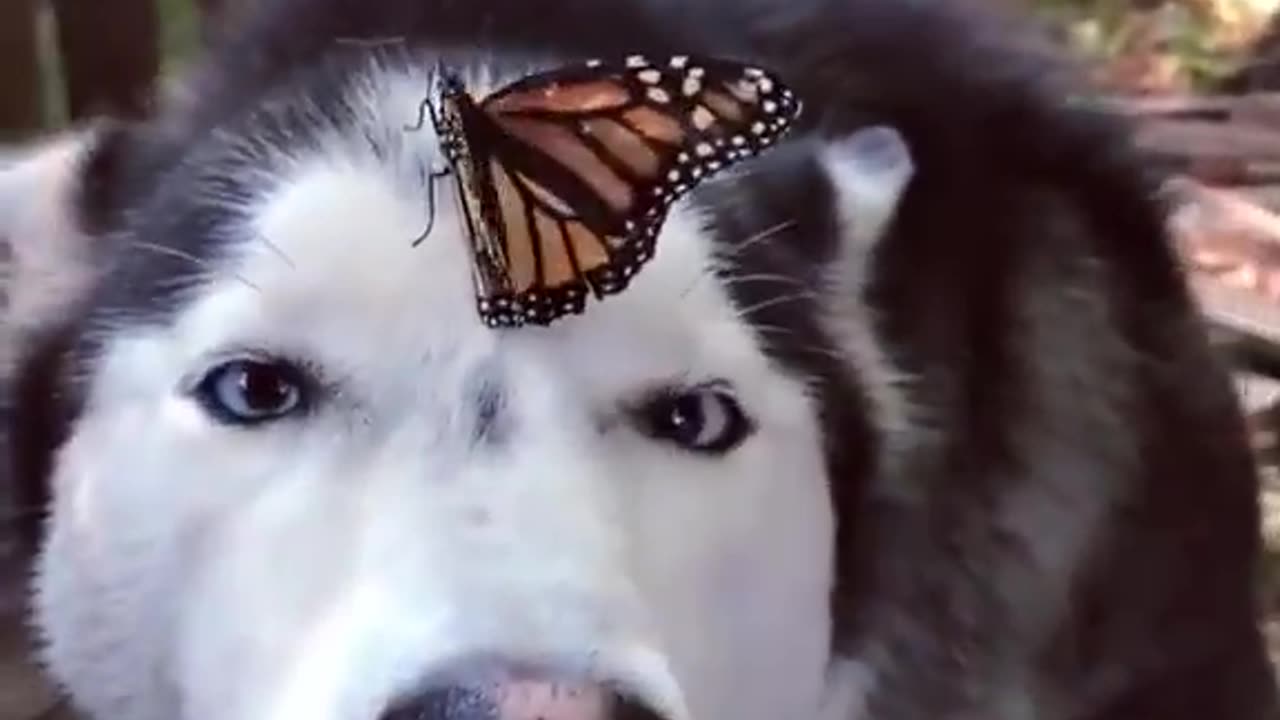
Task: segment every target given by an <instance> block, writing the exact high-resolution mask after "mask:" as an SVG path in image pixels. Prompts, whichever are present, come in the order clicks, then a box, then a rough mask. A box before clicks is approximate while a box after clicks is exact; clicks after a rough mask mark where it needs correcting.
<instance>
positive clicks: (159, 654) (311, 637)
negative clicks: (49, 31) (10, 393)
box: [38, 65, 911, 720]
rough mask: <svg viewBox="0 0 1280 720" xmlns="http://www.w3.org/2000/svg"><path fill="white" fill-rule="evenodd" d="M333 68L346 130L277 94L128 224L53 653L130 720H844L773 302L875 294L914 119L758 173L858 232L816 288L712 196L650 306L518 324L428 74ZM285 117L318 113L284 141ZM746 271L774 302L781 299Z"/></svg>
mask: <svg viewBox="0 0 1280 720" xmlns="http://www.w3.org/2000/svg"><path fill="white" fill-rule="evenodd" d="M335 82H342V83H346V88H347V90H346V93H347V94H345V95H342V96H341V99H340V102H341V105H342V106H343V107H344V108H346V109H347V111H348V112H346V113H341V114H339V113H331V114H326V113H325V112H324V111H320V110H316V109H315V108H314V107H312V108H308V107H307V105H306V104H305V97H304V98H300V99H298V100H297V102H293V101H292V100H279V101H277V102H276V104H274V105H265V106H264V107H263V108H262V109H260V110H259V111H258V112H256V113H255V114H253V115H252V117H251V118H250V119H249V120H248V121H247V122H246V124H245V125H244V126H242V127H240V128H237V129H236V130H235V131H234V132H228V133H225V134H215V135H213V136H211V137H209V138H207V139H206V140H205V141H204V142H202V143H201V144H199V145H197V146H195V147H193V148H191V149H190V151H189V155H188V157H187V159H186V160H185V161H184V162H183V163H182V164H181V165H179V166H178V167H177V168H176V169H175V170H174V171H173V172H172V174H170V175H168V176H167V178H166V181H165V183H164V185H163V186H159V187H156V188H154V190H152V191H151V192H150V193H149V194H148V195H147V196H146V197H145V198H144V200H143V201H142V204H141V205H140V207H139V210H138V212H137V214H136V220H134V221H132V222H130V223H129V224H127V225H126V226H125V227H123V228H121V229H120V230H119V231H118V233H117V236H115V237H113V238H112V239H111V240H110V241H111V242H115V243H118V251H117V254H116V255H115V257H114V264H113V266H112V269H111V270H110V272H109V273H107V274H106V276H105V278H104V279H103V280H102V282H101V283H100V284H99V285H98V286H97V293H96V294H95V295H94V298H93V302H92V304H91V307H89V308H88V311H87V313H86V315H85V316H84V318H83V320H82V326H81V327H82V330H81V331H80V333H79V335H78V340H77V342H76V344H75V347H74V348H72V349H71V350H70V351H69V352H68V353H67V355H66V358H67V360H66V362H67V364H68V369H67V376H68V377H73V378H75V380H76V387H77V393H78V395H79V398H80V401H79V402H80V404H81V407H80V409H79V411H78V412H77V415H76V419H75V421H74V423H73V425H72V429H71V432H70V434H69V437H68V438H67V440H66V442H65V444H64V445H63V446H62V448H61V450H60V451H59V453H58V457H57V462H56V466H55V468H54V470H53V472H52V475H51V481H52V486H53V492H54V497H55V500H54V507H53V512H52V522H51V524H50V526H49V534H48V541H47V545H46V548H45V551H44V553H43V556H42V562H41V565H40V578H39V583H38V587H39V595H38V613H39V618H40V621H41V624H42V625H43V626H44V627H46V628H49V629H50V633H49V644H48V652H47V657H48V660H49V663H50V666H51V668H53V669H54V671H55V673H57V675H58V676H59V677H61V678H62V679H64V680H65V681H66V683H67V684H68V686H69V687H70V688H71V689H72V690H73V692H74V693H75V695H76V697H77V698H78V699H79V700H80V701H81V702H82V703H83V704H84V706H85V707H86V708H89V709H90V710H91V711H93V712H94V713H95V714H98V715H103V716H111V717H122V718H123V717H127V718H151V717H156V718H159V717H178V716H181V717H188V718H193V719H195V718H212V717H219V718H246V719H247V718H282V719H283V718H291V717H298V716H302V715H306V716H311V717H316V716H319V717H326V718H334V720H340V719H346V718H351V719H352V720H354V719H355V718H375V717H378V716H379V714H380V713H382V712H384V711H386V710H387V709H388V708H390V707H391V706H392V705H394V704H395V702H396V701H397V700H398V699H401V698H404V697H413V696H415V694H420V693H423V692H426V693H430V692H432V691H433V690H434V689H437V688H438V686H440V685H441V684H443V685H444V686H446V687H449V688H454V687H466V688H470V687H474V686H478V684H479V686H485V685H483V683H481V679H483V680H484V682H488V683H491V684H492V686H493V687H491V688H490V689H488V690H484V691H483V694H485V696H486V697H487V698H488V702H489V704H490V705H493V706H501V707H503V708H505V709H504V710H503V712H504V713H507V714H503V715H502V717H504V718H505V717H512V718H519V717H526V715H523V714H519V713H521V712H529V713H532V712H534V711H535V710H531V709H527V708H526V709H525V710H519V709H512V703H515V702H516V701H515V700H512V699H511V698H512V697H513V693H515V690H514V689H515V688H518V687H524V688H526V690H528V689H529V688H530V687H531V688H532V692H534V694H535V695H537V694H538V693H542V694H543V695H549V693H550V691H549V690H548V688H550V687H552V686H556V685H559V684H564V685H567V686H569V687H575V686H581V687H580V692H579V693H578V694H577V698H578V699H576V700H572V701H570V700H563V699H561V700H552V699H549V698H548V697H542V698H541V699H539V700H535V701H529V700H527V699H526V701H525V702H526V704H528V702H533V703H534V705H535V709H536V708H541V709H540V710H539V712H543V713H548V714H545V715H538V716H539V717H544V716H545V717H556V718H559V717H565V718H577V717H588V716H590V717H605V716H606V715H605V714H604V713H608V712H611V711H609V710H607V708H605V705H607V703H602V702H601V701H600V699H599V698H600V697H601V696H602V693H604V690H603V689H601V688H607V689H610V690H612V691H615V692H616V693H617V694H618V695H619V696H626V697H628V698H630V700H629V702H631V703H632V704H634V705H636V706H637V707H639V706H643V707H644V708H646V710H645V711H646V712H650V713H653V714H654V715H655V716H660V717H663V718H669V719H671V720H677V719H683V718H716V717H723V718H729V717H733V718H744V719H746V718H761V719H762V720H763V719H765V718H777V717H817V716H818V714H819V713H821V712H822V708H823V706H824V703H825V702H826V697H825V695H826V693H827V691H828V687H827V685H828V679H827V672H828V669H829V666H830V664H831V650H832V623H831V621H830V617H831V614H830V602H831V601H830V597H831V593H832V590H833V587H834V585H835V580H834V572H835V570H834V565H835V562H834V517H833V515H834V510H833V504H832V498H831V492H830V485H831V482H832V478H831V477H830V476H829V474H828V472H827V462H826V449H825V446H826V439H825V432H826V431H825V430H824V428H823V421H822V418H821V415H820V412H819V411H820V404H819V402H818V399H817V398H816V397H815V392H816V391H818V390H819V389H820V388H821V387H822V385H823V383H824V382H827V379H826V378H823V377H818V376H815V375H812V374H806V372H805V368H804V367H802V366H800V365H796V364H791V365H788V364H787V363H784V362H781V361H780V360H779V359H778V358H777V357H776V356H774V355H772V354H771V353H770V352H769V351H768V350H767V344H768V343H769V342H772V341H775V340H776V336H777V334H778V333H781V332H785V331H786V328H783V327H770V326H769V325H768V324H767V323H764V322H762V321H761V318H766V317H768V315H767V314H764V315H761V314H760V312H761V311H762V310H765V309H767V308H765V307H764V305H765V304H775V305H778V304H781V305H785V304H787V303H793V304H794V303H809V304H811V305H812V308H811V310H812V311H813V312H814V313H815V314H817V315H821V314H822V313H824V312H827V311H829V310H832V308H828V307H826V306H825V305H824V304H823V303H822V302H821V301H820V299H819V298H820V297H821V295H820V292H821V289H822V283H827V284H832V285H834V284H836V283H838V282H845V281H852V278H853V277H854V275H855V274H856V273H855V272H853V270H855V269H856V263H857V258H856V257H854V256H850V255H848V254H847V253H849V252H854V249H855V248H856V247H858V246H860V244H861V243H865V242H867V241H869V240H871V239H873V238H875V237H877V236H878V234H879V232H880V229H881V227H882V226H883V225H884V223H886V222H887V221H888V219H889V218H890V217H891V215H892V212H893V209H894V206H895V204H896V202H897V199H898V197H899V195H900V193H901V191H902V189H903V187H904V185H905V182H906V181H907V179H908V178H909V175H910V172H911V164H910V158H909V155H908V153H907V150H906V148H905V146H904V145H903V143H902V140H901V138H900V136H899V135H897V134H896V133H895V132H893V131H891V130H888V129H885V128H878V129H872V130H866V131H862V132H860V133H855V134H854V135H853V136H852V137H851V138H848V139H844V140H841V141H838V142H830V143H826V142H824V143H800V144H797V145H796V146H795V147H794V148H789V149H786V150H784V151H781V154H780V156H779V157H778V159H777V160H776V161H775V162H774V163H772V164H771V165H768V166H763V167H760V168H757V169H756V170H755V172H760V173H774V174H778V175H779V176H780V177H781V176H783V175H792V176H795V177H797V178H805V179H807V180H808V181H809V183H810V185H812V186H813V187H814V188H816V189H817V190H818V191H819V192H818V194H817V196H815V197H814V198H812V199H811V200H812V206H811V207H809V208H807V211H808V212H811V213H812V215H814V216H819V215H822V216H825V217H827V218H828V220H827V221H826V223H825V224H826V225H828V226H829V227H830V229H831V230H832V232H833V233H836V235H834V236H833V237H834V238H837V239H838V238H840V237H847V238H848V242H847V243H836V244H834V245H832V252H831V254H830V258H829V260H830V262H831V265H830V266H829V267H824V266H821V265H817V264H809V265H801V264H800V263H795V266H796V267H806V268H808V269H810V270H819V271H821V273H820V274H819V275H818V276H816V277H815V278H813V279H810V278H806V277H805V276H803V275H802V274H800V273H799V272H796V273H794V274H788V272H787V270H786V269H785V268H784V269H779V268H774V269H772V270H770V268H769V267H765V266H762V265H761V264H760V263H759V262H755V261H754V259H755V258H759V257H769V256H771V255H772V254H775V253H777V252H784V253H785V252H787V251H785V250H784V251H779V250H778V249H777V248H778V247H779V245H778V244H779V243H780V241H783V240H784V239H785V238H788V237H790V236H791V235H793V234H794V230H793V229H792V228H791V227H790V225H793V223H789V222H787V219H786V218H785V217H780V218H775V219H773V220H772V221H771V222H770V223H768V224H763V223H761V224H760V226H758V227H751V223H749V222H747V223H744V222H743V220H744V218H743V217H742V216H741V215H738V216H732V215H731V213H732V208H729V207H726V206H724V205H723V203H718V202H717V201H716V200H714V199H712V198H710V197H708V199H707V200H705V201H702V202H687V203H683V204H681V205H679V206H677V207H676V209H675V210H674V211H673V212H672V214H671V216H670V217H669V219H668V221H667V223H666V224H665V226H664V229H663V231H662V234H661V236H660V238H659V243H658V244H659V248H660V250H659V251H658V253H657V256H656V257H655V259H654V260H653V261H652V263H651V266H649V267H648V268H646V270H645V271H644V272H643V273H642V274H641V275H640V276H639V277H637V279H636V280H635V282H634V285H633V287H632V288H630V289H629V290H628V291H627V292H625V293H624V294H622V295H619V296H617V297H612V298H608V299H606V300H604V301H602V302H599V303H597V304H594V305H593V306H592V307H591V309H590V312H588V313H585V314H583V315H580V316H573V317H569V318H566V319H564V320H563V321H561V322H557V323H555V324H553V325H552V326H550V327H528V328H523V329H519V330H513V331H494V330H492V329H489V328H486V327H485V326H484V325H483V324H482V323H481V321H480V318H479V317H478V315H477V314H476V313H475V312H474V310H473V307H474V294H473V293H474V289H473V287H472V280H471V273H470V263H471V252H472V251H471V248H470V245H469V241H468V238H467V237H466V235H465V234H464V228H465V227H466V226H465V222H464V220H463V219H462V218H461V217H460V216H459V215H458V214H457V210H456V208H457V207H458V205H457V204H456V203H453V202H442V203H439V204H438V205H437V216H436V217H434V218H428V217H427V215H426V210H427V207H428V205H427V203H426V202H425V201H424V198H425V197H426V196H427V194H428V193H429V192H432V191H434V190H442V191H443V190H444V188H432V187H430V186H429V183H430V182H431V181H430V180H424V178H427V177H429V175H430V173H427V172H423V169H424V168H430V167H434V166H436V165H438V164H439V162H440V161H441V158H440V156H439V142H438V139H437V138H435V137H434V136H433V135H432V134H431V132H430V129H429V128H427V129H422V130H414V131H406V130H405V129H404V124H405V123H404V119H405V118H411V117H412V116H413V114H414V112H415V110H416V108H417V106H418V104H419V103H420V101H421V88H422V87H423V86H424V85H425V84H426V78H425V77H424V76H423V75H422V74H421V73H419V72H417V71H414V70H412V69H411V68H409V67H406V66H400V67H396V66H389V65H374V66H367V67H364V68H362V69H361V70H360V71H358V72H353V73H351V74H350V75H347V76H345V77H343V78H341V79H340V80H339V79H335ZM294 113H300V114H302V115H306V114H307V113H313V114H311V115H308V116H306V117H305V118H304V119H303V120H302V121H301V123H300V124H299V128H300V129H301V131H300V132H299V133H298V134H295V135H289V136H287V137H286V136H283V135H282V136H280V138H279V139H276V140H264V138H271V135H270V133H269V132H268V131H267V130H265V128H270V127H272V125H273V124H275V123H280V122H285V121H286V118H288V117H289V116H290V115H291V114H294ZM752 181H753V180H752V178H751V174H750V172H747V173H746V174H739V175H738V176H735V177H729V178H727V179H725V180H723V181H722V182H723V183H724V184H725V187H724V188H722V189H721V192H728V187H729V186H732V185H733V184H734V183H746V182H752ZM796 209H797V210H800V208H796ZM429 222H430V223H433V224H432V227H433V230H432V232H431V234H430V236H429V237H428V238H426V240H425V241H424V242H421V243H420V244H417V245H415V244H414V239H415V238H416V237H418V236H419V235H421V233H422V228H423V227H424V226H426V225H427V224H428V223H429ZM762 251H764V252H762ZM845 260H847V261H848V262H849V263H850V264H849V267H850V269H851V271H850V272H848V273H840V272H837V269H838V268H839V267H840V264H839V263H840V262H841V261H845ZM846 276H847V277H846ZM815 283H816V284H815ZM735 286H737V288H738V289H737V290H735ZM747 286H751V287H755V288H757V289H758V288H760V287H762V286H764V287H770V288H771V289H770V290H769V292H768V293H767V295H765V299H764V300H763V301H762V302H760V303H758V304H759V305H760V307H752V306H750V305H748V304H747V301H746V298H747V296H746V295H744V294H743V293H741V289H742V288H743V287H747ZM771 338H773V339H774V340H771ZM782 341H783V342H788V343H791V342H793V341H792V340H789V339H786V338H784V339H783V340H782ZM810 342H814V343H821V342H823V340H822V339H821V338H819V337H815V338H812V339H811V340H810ZM817 348H818V345H815V346H814V349H815V351H816V349H817ZM828 352H834V350H828ZM867 379H869V380H870V381H872V382H877V381H883V382H884V383H886V384H885V386H884V387H877V392H879V393H881V394H884V393H887V392H889V388H888V385H887V382H888V378H887V377H886V378H874V377H871V378H867ZM781 658H785V659H786V661H785V662H780V659H781ZM485 687H487V686H485ZM493 688H497V689H493ZM498 697H502V698H507V699H506V700H497V699H495V698H498ZM159 699H163V700H159ZM424 702H425V701H424ZM503 703H506V704H505V705H504V704H503ZM446 704H448V703H446ZM459 704H460V703H452V705H459ZM452 705H450V707H452ZM597 705H599V706H601V708H605V709H597V710H589V709H584V708H588V706H591V707H595V706H597ZM440 712H442V713H444V714H441V715H439V717H441V718H444V717H449V718H455V717H456V718H464V717H472V715H468V714H465V713H466V712H473V711H466V710H459V709H456V708H454V709H451V710H442V711H440ZM512 713H514V714H512ZM589 713H596V714H589ZM424 716H429V717H436V715H424ZM483 716H484V717H488V715H483ZM528 716H530V717H532V715H528ZM608 716H610V717H612V716H613V715H608ZM414 717H417V715H415V716H414ZM475 717H481V715H475Z"/></svg>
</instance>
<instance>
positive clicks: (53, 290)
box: [0, 122, 130, 374]
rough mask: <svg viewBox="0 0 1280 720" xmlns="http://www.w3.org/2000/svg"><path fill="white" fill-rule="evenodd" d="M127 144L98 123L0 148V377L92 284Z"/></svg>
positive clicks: (123, 130) (120, 132)
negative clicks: (34, 335) (29, 341)
mask: <svg viewBox="0 0 1280 720" xmlns="http://www.w3.org/2000/svg"><path fill="white" fill-rule="evenodd" d="M129 142H130V131H129V130H128V128H127V127H126V126H122V125H116V124H112V123H106V122H104V123H100V124H97V125H94V126H91V127H86V128H80V129H76V130H71V131H67V132H65V133H63V134H60V135H57V136H55V137H52V138H47V139H44V140H40V141H37V142H34V143H32V144H30V145H27V146H24V147H20V148H9V149H0V298H2V299H3V304H0V319H2V322H0V374H7V373H8V372H10V371H11V370H12V365H13V363H14V361H15V359H16V358H17V356H19V355H20V354H21V353H22V347H23V344H24V338H26V337H27V336H28V335H30V334H31V332H32V331H33V330H38V329H39V328H41V327H43V326H46V325H48V324H49V323H52V322H56V321H57V319H58V318H59V316H60V315H61V314H62V313H65V312H66V311H67V310H68V309H69V308H71V307H73V306H74V305H75V303H76V302H77V301H78V300H79V299H80V298H81V297H82V296H83V295H84V293H85V292H87V291H88V289H89V288H90V287H91V285H92V282H93V279H94V277H95V274H96V272H97V271H98V270H99V269H100V268H101V266H102V263H101V262H100V261H101V260H102V259H103V257H102V251H103V248H101V247H98V246H99V245H101V243H102V240H101V238H102V237H103V236H104V235H105V234H106V233H105V229H106V228H107V227H108V226H109V225H110V223H111V215H112V214H113V213H114V212H116V205H117V203H116V202H115V196H116V195H117V193H118V192H119V190H118V188H119V187H120V185H121V183H122V178H120V177H118V176H119V175H120V174H121V173H122V165H123V157H124V155H125V152H126V146H127V144H128V143H129ZM95 238H98V239H95Z"/></svg>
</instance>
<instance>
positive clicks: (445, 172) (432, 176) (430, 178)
mask: <svg viewBox="0 0 1280 720" xmlns="http://www.w3.org/2000/svg"><path fill="white" fill-rule="evenodd" d="M448 176H449V169H448V168H444V169H441V170H432V171H430V172H428V173H427V175H426V178H425V180H426V185H427V229H426V230H423V231H422V234H421V235H419V236H418V237H417V239H415V240H414V241H413V247H418V246H419V245H421V244H422V242H423V241H424V240H426V239H427V236H428V235H430V234H431V230H432V229H433V228H435V226H436V181H437V180H440V179H443V178H446V177H448Z"/></svg>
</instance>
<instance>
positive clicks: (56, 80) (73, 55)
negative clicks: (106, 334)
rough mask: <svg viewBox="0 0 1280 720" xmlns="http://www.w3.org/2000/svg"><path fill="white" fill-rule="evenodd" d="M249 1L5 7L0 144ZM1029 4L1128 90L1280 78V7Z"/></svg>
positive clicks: (1262, 2)
mask: <svg viewBox="0 0 1280 720" xmlns="http://www.w3.org/2000/svg"><path fill="white" fill-rule="evenodd" d="M253 1H254V0H3V2H0V89H3V94H0V140H5V139H10V140H12V139H15V138H22V137H26V136H29V135H30V134H32V133H35V132H38V131H40V130H42V129H49V128H57V127H60V126H63V125H65V124H66V123H67V122H68V121H71V120H75V119H78V118H81V117H84V116H86V115H88V114H92V113H94V112H110V113H113V114H135V113H137V112H138V111H139V110H140V109H141V108H142V107H144V106H145V103H146V98H147V96H148V93H149V89H150V88H151V87H152V85H153V83H154V82H155V80H156V78H158V77H163V76H164V74H165V72H166V71H168V70H170V69H171V68H172V67H173V66H174V65H175V64H177V63H181V62H183V61H184V60H185V59H187V58H189V57H190V56H191V54H192V53H194V52H198V51H199V48H200V46H201V44H202V43H203V42H205V41H207V40H208V39H210V38H212V37H214V36H216V35H217V33H218V32H220V31H222V30H223V29H224V28H225V27H226V26H227V24H228V23H230V22H232V21H233V20H234V17H235V16H236V14H237V12H239V11H241V10H242V9H243V8H242V6H244V5H246V4H247V3H249V2H253ZM1012 1H1013V2H1017V3H1025V4H1027V5H1029V6H1030V8H1031V10H1032V11H1033V12H1034V13H1036V14H1037V15H1038V16H1039V17H1041V18H1043V20H1044V21H1045V23H1046V24H1047V25H1048V26H1049V28H1050V29H1051V30H1052V31H1053V33H1054V34H1055V35H1056V36H1057V37H1058V38H1060V39H1061V41H1062V42H1063V43H1065V44H1067V45H1070V46H1072V47H1073V48H1075V49H1076V50H1077V51H1079V52H1080V53H1081V55H1082V56H1083V57H1085V58H1086V59H1087V60H1088V61H1089V62H1090V63H1091V65H1092V67H1093V68H1094V71H1095V74H1096V76H1097V78H1098V79H1099V81H1100V82H1101V83H1102V84H1103V86H1104V87H1105V88H1107V89H1109V90H1114V91H1116V92H1119V93H1124V94H1152V93H1169V92H1175V91H1176V92H1192V91H1195V92H1218V91H1224V90H1225V91H1234V92H1240V91H1243V90H1245V89H1246V88H1250V89H1257V87H1258V84H1259V83H1260V82H1262V83H1265V81H1266V79H1268V78H1269V79H1271V80H1272V82H1271V83H1270V84H1271V85H1277V84H1278V83H1277V82H1275V81H1276V80H1278V79H1280V65H1277V64H1276V62H1275V61H1280V42H1277V38H1275V37H1273V36H1276V35H1277V32H1280V28H1270V27H1269V25H1270V24H1271V17H1272V15H1273V14H1274V13H1275V10H1276V7H1277V5H1280V0H1012Z"/></svg>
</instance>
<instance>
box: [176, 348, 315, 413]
mask: <svg viewBox="0 0 1280 720" xmlns="http://www.w3.org/2000/svg"><path fill="white" fill-rule="evenodd" d="M304 385H305V383H304V380H303V374H302V373H301V372H300V371H299V370H298V369H297V368H295V367H294V366H292V365H289V364H287V363H284V362H280V361H274V360H248V359H239V360H232V361H230V362H226V363H223V364H222V365H218V366H217V367H215V368H213V369H212V370H210V371H209V373H208V374H206V375H205V376H204V378H203V379H201V381H200V383H199V384H198V385H197V386H196V388H195V396H196V398H197V399H198V400H199V401H200V404H201V405H203V406H204V408H205V410H207V411H208V412H209V413H210V414H211V415H213V416H214V417H215V418H217V419H218V420H220V421H222V422H225V423H230V424H235V425H251V424H256V423H261V422H266V421H268V420H274V419H276V418H280V417H283V416H285V415H288V414H290V413H292V412H295V411H297V410H298V409H300V408H301V407H302V405H303V401H304V399H305V398H304V392H303V390H304Z"/></svg>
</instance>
